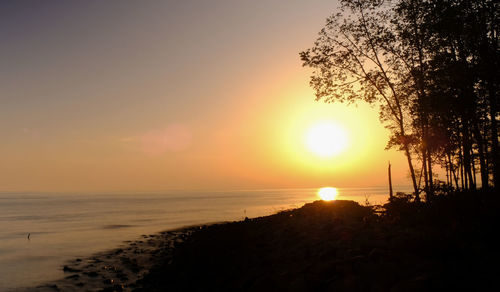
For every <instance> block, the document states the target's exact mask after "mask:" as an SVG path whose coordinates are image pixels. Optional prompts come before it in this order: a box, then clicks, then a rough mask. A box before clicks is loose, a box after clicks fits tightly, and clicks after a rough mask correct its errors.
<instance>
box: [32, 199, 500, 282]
mask: <svg viewBox="0 0 500 292" xmlns="http://www.w3.org/2000/svg"><path fill="white" fill-rule="evenodd" d="M492 194H493V196H491V195H487V196H480V195H477V194H474V195H473V196H469V195H457V196H449V197H446V198H443V199H440V201H439V200H438V201H437V202H436V203H433V204H431V205H426V204H421V203H411V202H396V203H394V204H392V205H388V206H386V208H385V211H384V213H383V214H382V215H378V214H377V213H376V212H375V210H374V208H372V207H368V206H362V205H360V204H359V203H356V202H354V201H333V202H324V201H316V202H313V203H308V204H305V205H304V206H302V207H300V208H296V209H291V210H285V211H281V212H278V213H276V214H273V215H268V216H262V217H257V218H252V219H248V218H246V219H245V220H242V221H231V222H220V223H213V224H207V225H196V226H188V227H184V228H177V229H174V230H168V231H163V232H160V233H157V234H153V235H143V236H142V237H141V239H138V240H135V241H130V242H124V244H123V245H121V246H119V247H117V248H115V249H112V250H108V251H106V252H102V253H97V254H94V255H93V256H91V257H89V258H86V259H75V260H72V261H70V262H68V263H67V264H66V265H65V266H64V267H62V268H64V270H65V273H66V276H65V278H64V279H60V280H57V281H51V282H50V283H47V284H44V285H40V286H37V287H34V288H31V289H28V290H22V291H42V292H46V291H47V292H48V291H134V292H141V291H165V290H173V291H208V290H211V289H216V290H218V291H269V290H276V291H330V290H331V291H429V290H433V289H441V290H449V289H456V290H463V289H466V288H470V289H472V288H474V289H478V288H479V287H481V288H484V289H490V288H491V287H498V284H496V283H495V282H494V279H495V276H494V272H495V270H491V269H489V267H490V266H491V265H492V264H494V263H496V262H498V261H497V260H498V259H499V258H500V254H499V251H498V249H497V245H496V243H497V241H495V240H494V238H495V237H494V232H493V231H494V230H495V228H496V226H497V223H498V222H499V220H498V217H499V214H497V213H498V212H496V206H497V203H498V198H496V197H495V195H496V194H494V193H492Z"/></svg>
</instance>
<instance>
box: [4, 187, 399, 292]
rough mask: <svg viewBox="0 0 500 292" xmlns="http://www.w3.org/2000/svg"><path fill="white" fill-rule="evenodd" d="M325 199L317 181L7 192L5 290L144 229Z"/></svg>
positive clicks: (56, 272)
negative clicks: (285, 185)
mask: <svg viewBox="0 0 500 292" xmlns="http://www.w3.org/2000/svg"><path fill="white" fill-rule="evenodd" d="M337 191H338V196H337V199H339V200H354V201H357V202H359V203H360V204H367V203H369V204H383V203H385V202H386V201H387V199H388V190H387V187H369V188H337ZM395 191H409V187H406V186H401V187H395ZM319 199H320V198H319V197H318V189H315V188H294V189H262V190H227V191H180V190H173V191H164V192H148V193H141V192H137V193H28V192H26V193H14V192H0V291H9V290H13V289H16V290H17V288H23V287H34V286H36V285H39V284H42V283H45V282H47V281H51V280H56V279H59V278H62V277H63V276H64V275H63V271H62V266H63V265H64V264H65V263H66V262H68V261H69V260H72V259H76V258H85V257H88V256H91V255H92V254H93V253H96V252H100V251H105V250H109V249H113V248H115V247H118V246H119V245H121V244H123V242H124V241H127V240H136V239H139V237H140V236H141V235H144V234H153V233H157V232H161V231H165V230H170V229H176V228H180V227H184V226H192V225H198V224H209V223H215V222H224V221H235V220H243V219H244V218H245V217H249V218H254V217H259V216H265V215H271V214H273V213H276V212H279V211H281V210H286V209H291V208H298V207H301V206H303V205H304V204H305V203H309V202H313V201H316V200H319ZM28 235H29V237H28Z"/></svg>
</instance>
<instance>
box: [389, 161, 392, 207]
mask: <svg viewBox="0 0 500 292" xmlns="http://www.w3.org/2000/svg"><path fill="white" fill-rule="evenodd" d="M389 200H392V178H391V162H390V161H389Z"/></svg>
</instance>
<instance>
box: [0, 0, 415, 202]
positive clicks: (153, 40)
mask: <svg viewBox="0 0 500 292" xmlns="http://www.w3.org/2000/svg"><path fill="white" fill-rule="evenodd" d="M337 6H338V3H337V2H336V1H331V0H330V1H327V0H314V1H299V0H245V1H243V0H242V1H232V0H214V1H203V0H196V1H195V0H184V1H167V0H166V1H49V0H47V1H1V2H0V40H1V43H2V45H1V46H0V101H1V106H0V135H1V137H2V142H1V143H0V191H54V192H59V191H63V192H64V191H76V192H88V191H161V190H168V189H206V190H215V189H217V190H222V189H262V188H293V187H322V186H334V187H368V186H381V185H386V184H387V163H388V161H389V160H390V161H391V163H392V169H393V183H394V184H396V185H398V184H399V185H408V184H409V179H408V175H407V165H406V162H405V158H404V156H403V154H402V153H401V152H396V151H394V150H391V151H386V150H384V148H385V145H386V142H387V140H388V131H387V130H386V129H385V128H384V127H383V126H382V125H381V124H380V122H379V120H378V110H377V108H376V107H372V106H369V105H367V104H362V103H360V104H358V105H357V106H347V105H345V104H336V103H334V104H325V103H323V102H317V101H315V100H314V92H313V90H312V89H311V88H310V87H309V85H308V83H309V76H310V75H311V73H312V72H311V70H310V69H308V68H304V67H302V64H301V61H300V58H299V52H300V51H302V50H305V49H307V48H309V47H311V46H312V45H313V43H314V40H315V39H316V36H317V34H318V32H319V31H320V30H321V28H322V27H323V25H324V24H325V21H326V18H327V17H328V16H329V15H331V14H333V13H334V12H335V11H336V7H337ZM321 121H333V122H334V123H335V124H337V125H339V126H340V127H342V128H343V129H344V130H345V133H347V138H348V141H349V142H348V143H347V146H346V149H344V151H343V152H342V153H339V154H338V155H336V156H333V157H328V158H325V157H321V156H318V155H316V154H315V153H313V152H311V151H310V149H308V148H307V143H306V141H305V140H306V136H307V133H308V129H310V128H311V127H314V125H317V124H318V123H320V122H321Z"/></svg>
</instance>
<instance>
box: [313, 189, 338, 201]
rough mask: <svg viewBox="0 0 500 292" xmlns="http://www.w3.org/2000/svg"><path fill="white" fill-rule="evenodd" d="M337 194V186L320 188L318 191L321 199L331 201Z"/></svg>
mask: <svg viewBox="0 0 500 292" xmlns="http://www.w3.org/2000/svg"><path fill="white" fill-rule="evenodd" d="M338 194H339V192H338V190H337V188H331V187H326V188H321V189H319V191H318V196H319V197H320V198H321V200H323V201H333V200H335V199H336V198H337V195H338Z"/></svg>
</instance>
